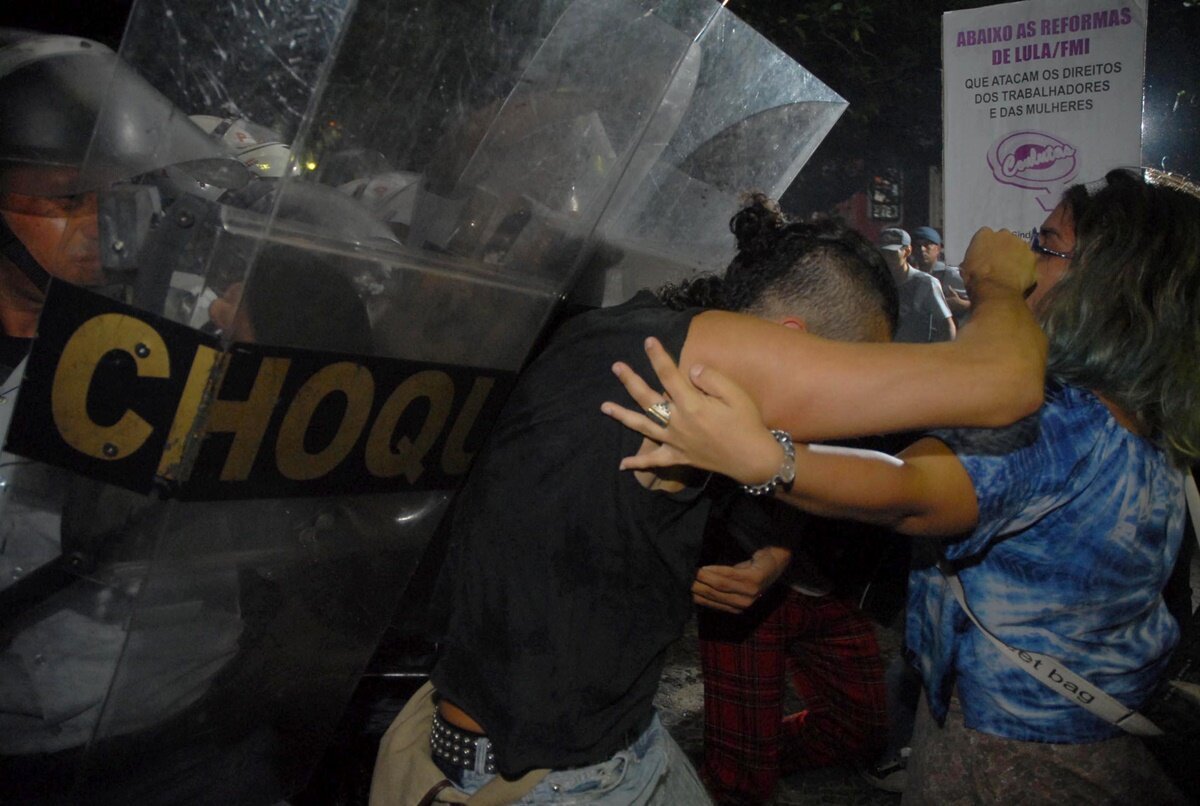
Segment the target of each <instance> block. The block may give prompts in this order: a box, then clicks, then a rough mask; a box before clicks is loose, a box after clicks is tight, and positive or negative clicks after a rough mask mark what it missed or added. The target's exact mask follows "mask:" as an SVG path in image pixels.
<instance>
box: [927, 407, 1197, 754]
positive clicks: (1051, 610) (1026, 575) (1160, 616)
mask: <svg viewBox="0 0 1200 806" xmlns="http://www.w3.org/2000/svg"><path fill="white" fill-rule="evenodd" d="M934 436H936V437H937V438H938V439H941V440H942V441H944V442H945V443H946V444H947V445H949V446H950V448H951V449H952V450H954V452H955V453H956V454H957V455H958V458H959V460H960V461H961V462H962V464H963V466H964V467H965V468H966V470H967V473H968V474H969V475H970V477H971V482H972V483H973V484H974V486H975V493H976V495H977V497H978V500H979V524H978V526H977V527H976V529H975V531H974V532H972V533H971V534H970V535H968V536H966V537H965V538H963V539H961V540H956V541H953V542H949V543H942V544H941V546H940V549H941V554H942V556H944V558H945V559H946V560H947V561H949V562H950V563H951V564H952V565H953V566H954V567H956V568H958V569H959V577H960V578H961V579H962V583H963V587H964V588H965V589H966V595H967V602H968V604H969V605H970V606H971V609H972V610H974V611H975V615H976V616H977V617H978V618H979V620H980V621H981V622H982V623H983V624H984V625H986V626H987V627H988V629H990V630H991V631H992V632H993V633H994V634H996V635H998V636H999V637H1000V638H1001V639H1003V640H1004V641H1005V642H1006V643H1008V644H1009V645H1011V646H1015V647H1018V648H1021V649H1029V650H1034V651H1037V652H1043V653H1045V654H1047V655H1050V656H1052V657H1054V658H1056V659H1057V660H1060V661H1062V662H1063V663H1064V664H1065V665H1066V666H1067V667H1068V668H1070V669H1071V670H1072V671H1074V672H1076V673H1077V674H1080V675H1082V676H1083V677H1085V678H1088V679H1089V680H1090V681H1091V682H1092V683H1093V684H1095V685H1097V686H1099V687H1100V688H1102V689H1103V690H1104V691H1106V692H1108V693H1109V694H1111V695H1112V696H1114V697H1116V698H1117V699H1118V700H1121V701H1122V702H1124V703H1125V704H1126V705H1130V706H1133V707H1138V706H1139V705H1140V704H1141V703H1142V702H1143V700H1144V699H1145V697H1146V696H1147V695H1148V694H1149V693H1150V691H1151V689H1152V688H1153V687H1154V684H1155V683H1156V682H1157V679H1158V677H1159V675H1160V674H1161V672H1162V669H1163V666H1164V665H1165V663H1166V661H1167V659H1168V655H1169V654H1170V652H1171V650H1172V649H1173V648H1174V646H1175V644H1176V642H1177V641H1178V637H1179V630H1178V627H1177V625H1176V623H1175V620H1174V619H1173V618H1172V617H1171V616H1170V615H1169V614H1168V613H1167V610H1166V606H1165V605H1164V604H1163V600H1162V595H1161V592H1162V589H1163V586H1164V585H1165V584H1166V581H1167V577H1168V576H1169V575H1170V572H1171V568H1172V565H1173V564H1174V561H1175V556H1176V553H1177V552H1178V549H1179V543H1180V540H1181V538H1182V534H1183V518H1184V503H1183V476H1182V473H1181V472H1180V471H1179V470H1177V469H1175V468H1173V467H1172V466H1171V465H1170V464H1169V463H1168V461H1167V458H1166V456H1165V454H1163V452H1162V451H1161V450H1159V449H1158V448H1156V447H1155V446H1154V445H1153V444H1151V443H1150V442H1148V441H1147V440H1144V439H1142V438H1140V437H1138V436H1136V435H1134V434H1132V433H1131V432H1129V431H1128V430H1126V429H1125V428H1122V427H1121V426H1120V425H1119V424H1118V423H1117V422H1116V421H1115V420H1114V419H1113V417H1112V415H1111V414H1110V413H1109V411H1108V410H1107V409H1106V408H1105V407H1104V405H1103V404H1102V403H1101V402H1100V401H1099V400H1098V399H1097V398H1096V396H1095V395H1093V394H1092V393H1090V392H1088V391H1085V390H1082V389H1078V388H1074V387H1069V386H1061V385H1054V384H1051V385H1049V386H1047V388H1046V402H1045V404H1044V405H1043V406H1042V408H1041V409H1040V410H1039V411H1038V412H1037V413H1036V414H1034V415H1033V416H1031V417H1028V418H1026V419H1025V420H1022V421H1021V422H1019V423H1017V424H1015V425H1013V426H1010V427H1008V428H1004V429H998V430H986V429H969V430H968V429H960V430H949V431H940V432H937V433H936V434H935V435H934ZM917 554H918V556H919V554H920V551H918V552H917ZM919 566H920V563H918V564H917V565H916V566H914V568H915V570H914V571H913V572H912V574H911V577H910V581H909V608H908V629H907V639H908V646H909V650H910V652H911V653H912V654H913V655H914V656H915V657H916V659H917V661H918V662H919V666H920V670H921V673H922V675H923V677H924V680H925V685H926V691H927V692H929V700H930V707H931V709H932V711H933V713H934V715H935V716H937V717H938V718H939V719H941V718H942V717H943V716H944V714H945V711H946V705H947V703H948V701H949V697H950V693H951V690H952V689H953V688H954V687H955V686H957V688H958V695H959V698H960V700H961V702H962V706H963V714H964V718H965V721H966V725H967V727H970V728H973V729H975V730H980V731H984V732H987V733H992V734H995V735H999V736H1005V737H1008V738H1012V739H1023V740H1036V741H1047V742H1088V741H1096V740H1098V739H1104V738H1108V737H1110V736H1114V735H1118V734H1120V733H1121V730H1120V729H1119V728H1116V727H1113V726H1112V725H1110V724H1108V723H1107V722H1104V721H1103V720H1101V719H1099V718H1098V717H1095V716H1093V715H1092V714H1090V713H1089V712H1087V711H1085V710H1084V709H1083V708H1081V707H1080V706H1078V705H1076V704H1074V703H1072V702H1071V701H1070V700H1068V699H1066V698H1065V697H1063V696H1062V695H1061V694H1059V693H1057V692H1055V691H1053V690H1051V689H1049V688H1047V687H1046V686H1044V685H1043V684H1042V683H1040V682H1038V681H1037V680H1036V679H1034V678H1033V677H1031V676H1030V675H1029V674H1028V673H1027V672H1025V671H1023V670H1022V669H1020V668H1018V667H1017V666H1016V665H1015V664H1014V663H1013V662H1012V661H1011V660H1010V659H1009V658H1007V657H1005V656H1003V655H1001V654H1000V652H999V651H998V650H997V649H996V648H995V647H993V646H992V644H991V643H989V642H988V640H987V638H985V637H984V636H983V635H982V634H981V633H980V632H979V630H978V629H977V628H976V627H975V626H974V625H972V624H971V622H970V621H969V620H968V619H967V617H966V615H965V614H964V613H963V611H962V608H960V607H959V605H958V603H957V602H956V601H955V599H954V595H953V594H952V593H951V592H950V590H949V588H948V587H947V586H946V584H945V581H944V579H943V578H942V577H941V574H940V572H939V571H938V570H937V568H936V567H933V566H925V567H919Z"/></svg>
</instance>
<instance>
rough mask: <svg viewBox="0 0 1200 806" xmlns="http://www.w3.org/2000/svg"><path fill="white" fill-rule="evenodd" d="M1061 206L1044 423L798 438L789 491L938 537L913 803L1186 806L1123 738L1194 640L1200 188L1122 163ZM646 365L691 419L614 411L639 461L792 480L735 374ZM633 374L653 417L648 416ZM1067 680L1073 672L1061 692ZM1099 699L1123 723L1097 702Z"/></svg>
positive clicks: (835, 511) (1046, 285) (912, 601)
mask: <svg viewBox="0 0 1200 806" xmlns="http://www.w3.org/2000/svg"><path fill="white" fill-rule="evenodd" d="M1080 194H1083V195H1086V197H1087V201H1086V205H1085V206H1084V207H1083V209H1082V212H1078V211H1072V209H1071V208H1072V205H1071V203H1070V202H1069V200H1070V199H1071V198H1074V197H1079V196H1080ZM1055 212H1056V213H1057V214H1058V215H1059V220H1060V223H1061V218H1062V216H1065V215H1067V214H1070V215H1071V216H1072V217H1073V219H1074V220H1073V227H1072V232H1070V233H1067V232H1065V231H1063V230H1060V231H1059V233H1058V234H1059V235H1060V236H1061V238H1062V241H1061V242H1056V243H1055V245H1054V246H1051V245H1049V244H1047V243H1045V240H1046V239H1045V233H1046V231H1047V230H1048V229H1051V228H1053V223H1054V222H1052V221H1051V220H1050V219H1048V220H1047V225H1044V226H1043V227H1042V228H1041V229H1039V231H1038V232H1037V233H1036V235H1037V238H1036V240H1035V241H1034V244H1033V247H1034V249H1035V251H1036V252H1037V254H1038V255H1039V256H1040V257H1039V262H1040V263H1042V265H1040V266H1039V267H1038V275H1039V285H1040V286H1041V288H1040V289H1039V290H1040V292H1041V293H1040V294H1039V295H1038V299H1037V300H1036V302H1035V304H1036V306H1037V311H1038V315H1039V318H1040V320H1041V323H1042V327H1043V328H1044V330H1045V332H1046V334H1047V337H1048V339H1049V346H1050V351H1049V360H1048V365H1047V379H1046V393H1045V402H1044V403H1043V405H1042V407H1041V408H1040V409H1039V410H1038V412H1037V413H1036V414H1035V415H1034V416H1032V417H1029V418H1026V419H1024V420H1022V421H1020V422H1018V423H1016V424H1015V425H1012V426H1010V427H1007V428H1004V429H999V430H978V429H974V430H972V429H957V430H944V431H939V432H935V433H934V434H933V435H931V436H929V437H926V438H924V439H921V440H920V441H918V442H917V443H915V444H914V445H912V446H910V447H909V448H908V449H906V450H905V451H903V452H902V453H901V454H900V456H899V457H898V458H892V457H889V456H886V455H883V454H874V453H868V452H855V451H848V450H839V449H830V448H825V447H821V446H802V447H800V448H799V450H798V452H797V454H796V458H795V460H794V461H795V463H796V469H795V474H794V483H793V486H792V488H791V490H790V491H788V492H786V493H784V494H783V495H782V497H783V498H784V500H787V501H788V502H789V503H792V504H793V505H796V506H799V507H801V508H803V509H806V510H808V511H812V512H817V513H821V514H824V515H835V516H845V517H854V518H857V519H860V520H864V521H868V522H873V523H880V524H884V525H887V526H890V527H892V528H895V529H897V530H898V531H901V532H904V533H907V534H913V535H922V536H926V537H930V538H934V539H935V540H936V541H937V542H936V543H932V544H931V545H932V546H933V547H934V548H935V549H936V553H937V562H936V563H928V564H923V565H919V566H918V567H916V568H914V570H913V572H912V575H911V578H910V586H909V589H910V595H909V609H908V629H907V640H908V648H909V651H910V653H911V655H912V657H913V660H914V661H915V663H916V664H917V666H918V668H919V670H920V672H921V675H922V678H923V682H924V693H923V699H922V706H921V711H920V713H919V715H918V721H917V726H916V729H915V732H914V736H913V753H912V759H911V763H910V765H909V780H908V787H907V789H906V790H905V799H906V802H911V803H950V802H999V801H1001V800H1006V801H1012V802H1022V803H1024V802H1045V803H1050V802H1055V803H1061V802H1079V803H1084V802H1086V803H1098V802H1104V803H1126V802H1141V801H1147V800H1153V801H1155V802H1157V803H1184V802H1186V801H1185V798H1184V796H1183V794H1182V793H1181V792H1179V790H1178V789H1177V788H1175V787H1174V785H1173V784H1172V783H1171V781H1170V780H1169V779H1168V778H1167V776H1166V774H1165V773H1164V771H1163V770H1162V768H1161V767H1159V766H1158V764H1157V762H1156V761H1155V760H1154V758H1153V757H1152V756H1151V755H1150V754H1149V751H1148V750H1147V749H1146V747H1145V746H1144V744H1143V743H1142V742H1141V740H1140V739H1139V738H1138V737H1137V736H1135V735H1132V734H1130V733H1126V732H1125V731H1124V730H1123V729H1122V726H1121V725H1122V724H1123V723H1125V724H1134V725H1136V724H1137V723H1138V722H1139V719H1138V718H1137V717H1136V716H1133V715H1132V714H1131V713H1130V712H1131V711H1132V710H1133V709H1137V708H1140V707H1142V706H1143V704H1144V703H1145V701H1146V699H1147V697H1148V696H1149V694H1150V693H1151V691H1152V690H1153V688H1154V686H1155V685H1156V684H1157V682H1158V680H1159V677H1160V676H1161V674H1162V671H1163V669H1164V668H1165V666H1166V664H1167V662H1168V660H1169V658H1170V655H1171V652H1172V650H1173V649H1174V647H1175V645H1176V643H1177V642H1178V638H1179V627H1178V624H1177V623H1176V620H1175V619H1174V618H1173V617H1172V616H1171V614H1170V613H1169V611H1168V609H1167V606H1166V604H1165V602H1164V600H1163V595H1162V593H1163V589H1164V587H1165V585H1166V583H1167V580H1168V577H1169V575H1170V573H1171V570H1172V568H1173V566H1174V563H1175V557H1176V555H1177V553H1178V551H1179V545H1180V540H1181V537H1182V533H1183V520H1184V500H1183V499H1184V494H1183V478H1184V475H1183V474H1184V468H1185V467H1186V466H1187V464H1188V463H1189V462H1195V460H1196V458H1197V457H1198V456H1200V409H1198V408H1197V407H1196V405H1195V397H1196V394H1197V391H1198V390H1200V369H1198V368H1200V324H1198V323H1200V188H1197V186H1196V185H1194V184H1192V183H1191V182H1189V181H1187V180H1185V179H1182V178H1181V177H1177V176H1173V175H1170V174H1165V173H1162V172H1159V171H1155V170H1153V169H1142V170H1140V171H1132V170H1114V171H1111V172H1109V173H1108V174H1107V175H1106V177H1105V180H1104V183H1103V186H1101V187H1097V188H1096V189H1095V190H1092V191H1089V190H1088V189H1087V188H1081V189H1078V190H1076V189H1072V190H1071V191H1069V192H1068V203H1066V204H1063V205H1060V208H1059V209H1056V211H1055ZM1076 216H1077V217H1076ZM1051 218H1054V216H1053V215H1052V217H1051ZM1042 257H1046V258H1056V259H1057V260H1059V261H1066V266H1065V267H1064V266H1062V265H1061V264H1056V265H1046V264H1045V261H1042V260H1041V258H1042ZM1056 277H1057V278H1058V279H1057V282H1054V279H1055V278H1056ZM652 358H653V360H654V363H655V367H656V369H657V371H658V373H659V376H660V379H661V380H662V381H663V383H664V385H665V387H666V388H667V390H668V392H669V393H670V394H671V396H672V400H673V401H674V407H675V408H677V409H678V411H679V412H680V413H681V414H682V413H683V412H687V415H686V417H684V416H681V417H679V418H675V417H673V418H672V420H671V423H670V428H663V427H662V426H660V425H658V424H656V423H654V422H651V421H649V420H647V419H646V418H645V417H643V416H642V415H640V414H636V413H633V412H630V411H628V410H618V409H617V407H606V408H608V410H609V411H611V412H613V413H614V415H615V416H618V417H619V418H620V419H621V421H622V422H625V423H626V424H627V425H630V426H631V427H633V428H635V429H636V430H637V431H638V433H641V434H643V435H644V436H646V438H648V439H653V440H655V441H657V442H659V443H660V447H659V448H658V449H657V450H656V451H653V452H645V453H643V454H642V455H641V456H637V457H629V458H627V459H625V460H624V461H623V462H622V467H624V468H626V469H631V470H641V471H645V470H647V469H650V468H655V467H660V466H676V465H680V464H689V465H694V466H697V467H704V468H706V469H710V470H715V471H718V472H724V473H727V474H729V475H730V476H731V477H733V478H735V479H737V480H740V481H742V482H743V483H750V484H753V483H758V482H759V481H760V480H761V479H762V478H764V477H768V475H769V474H770V473H774V472H776V470H775V468H777V467H778V466H779V462H780V448H779V445H780V441H779V439H778V437H777V436H776V435H773V434H771V433H769V432H767V431H766V430H765V428H764V427H763V425H762V419H761V417H760V415H759V414H758V412H757V411H756V410H755V407H754V405H753V402H752V400H751V399H750V398H748V397H747V396H745V395H744V394H743V393H742V392H740V391H739V389H738V388H737V386H736V385H735V384H733V383H731V382H730V381H729V379H727V378H725V377H723V376H722V375H721V374H720V373H719V372H713V371H711V370H710V369H703V370H702V371H700V372H696V371H695V370H693V371H692V372H691V373H690V375H689V377H690V378H691V379H692V380H694V381H697V382H698V383H699V388H697V387H694V386H692V385H691V384H690V383H689V382H688V380H687V379H686V378H685V377H683V376H682V375H680V374H679V372H678V370H677V369H676V368H675V367H674V365H673V364H672V363H671V362H670V360H669V359H668V358H667V357H666V356H664V355H663V354H662V353H661V352H657V351H654V352H653V355H652ZM625 379H626V381H627V386H628V388H629V389H630V391H631V392H632V393H633V394H634V397H635V399H636V400H638V402H639V404H641V405H651V404H652V403H653V402H654V400H655V399H656V397H657V395H656V393H655V392H653V391H652V390H650V389H649V388H648V387H646V386H645V384H644V383H642V382H641V381H640V379H635V378H633V377H632V376H631V375H629V374H628V373H626V374H625ZM706 394H707V395H709V396H708V397H706V396H705V395H706ZM731 435H734V436H731ZM768 440H769V442H770V443H773V444H768ZM788 464H791V462H788ZM789 475H790V474H789ZM993 639H994V640H993ZM1000 646H1006V647H1009V648H1012V649H1013V650H1015V651H1019V652H1018V654H1016V655H1014V654H1009V653H1008V652H1006V651H1002V650H1001V649H1000V648H999V647H1000ZM1022 653H1023V654H1022ZM1031 653H1040V656H1041V657H1040V658H1039V660H1038V662H1037V663H1034V661H1033V658H1034V657H1035V656H1034V655H1032V654H1031ZM1026 658H1029V660H1026ZM1043 666H1044V667H1045V668H1043ZM1068 670H1069V671H1070V672H1073V673H1074V675H1076V676H1078V678H1080V679H1079V681H1078V682H1070V684H1069V685H1067V684H1065V683H1064V682H1063V681H1064V680H1068V679H1069V677H1068ZM1101 694H1107V695H1108V696H1110V697H1112V698H1114V699H1115V700H1116V701H1117V704H1118V705H1117V709H1118V713H1120V711H1121V710H1122V709H1129V711H1126V712H1125V714H1124V716H1122V717H1121V718H1120V719H1118V718H1116V717H1115V716H1114V717H1111V718H1108V717H1104V716H1101V715H1099V714H1097V713H1096V712H1094V711H1093V710H1090V709H1088V708H1085V707H1084V706H1085V705H1088V704H1091V703H1094V702H1095V701H1096V700H1097V699H1098V698H1099V697H1100V695H1101ZM1139 729H1142V730H1144V729H1147V726H1144V725H1143V726H1141V727H1140V728H1139Z"/></svg>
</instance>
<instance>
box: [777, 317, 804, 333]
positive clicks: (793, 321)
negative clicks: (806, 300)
mask: <svg viewBox="0 0 1200 806" xmlns="http://www.w3.org/2000/svg"><path fill="white" fill-rule="evenodd" d="M779 324H781V325H783V326H784V327H788V328H791V329H792V330H799V331H801V332H804V333H807V332H808V323H806V322H805V321H804V320H803V319H801V318H800V317H799V316H785V317H784V318H783V319H781V320H779Z"/></svg>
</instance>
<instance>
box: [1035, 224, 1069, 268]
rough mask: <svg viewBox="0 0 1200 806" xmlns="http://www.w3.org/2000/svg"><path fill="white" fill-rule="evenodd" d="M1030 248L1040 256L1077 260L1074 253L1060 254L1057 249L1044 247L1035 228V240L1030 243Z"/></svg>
mask: <svg viewBox="0 0 1200 806" xmlns="http://www.w3.org/2000/svg"><path fill="white" fill-rule="evenodd" d="M1029 248H1030V249H1032V250H1033V251H1034V252H1037V253H1038V254H1039V255H1049V256H1050V257H1060V258H1062V259H1063V260H1074V259H1075V253H1074V252H1059V251H1057V250H1055V249H1051V248H1050V247H1048V246H1043V245H1042V242H1041V241H1040V240H1038V228H1037V227H1034V229H1033V240H1031V241H1030V242H1029Z"/></svg>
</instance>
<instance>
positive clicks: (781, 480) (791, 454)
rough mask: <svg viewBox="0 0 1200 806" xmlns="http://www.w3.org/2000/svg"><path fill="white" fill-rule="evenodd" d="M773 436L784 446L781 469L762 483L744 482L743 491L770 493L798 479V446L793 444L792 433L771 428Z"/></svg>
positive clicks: (760, 493) (751, 493) (757, 493)
mask: <svg viewBox="0 0 1200 806" xmlns="http://www.w3.org/2000/svg"><path fill="white" fill-rule="evenodd" d="M771 436H773V437H775V441H776V442H778V443H779V446H780V447H781V448H783V463H782V464H781V465H780V466H779V471H778V472H777V473H776V474H775V476H774V477H773V478H772V479H770V480H769V481H764V482H763V483H762V484H743V485H742V491H743V492H747V493H750V495H770V494H771V493H773V492H775V490H776V488H778V487H779V486H780V485H783V486H785V487H786V486H790V485H791V483H792V482H793V481H795V480H796V446H795V445H793V444H792V435H791V434H789V433H788V432H787V431H780V430H779V429H777V428H772V429H771Z"/></svg>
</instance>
